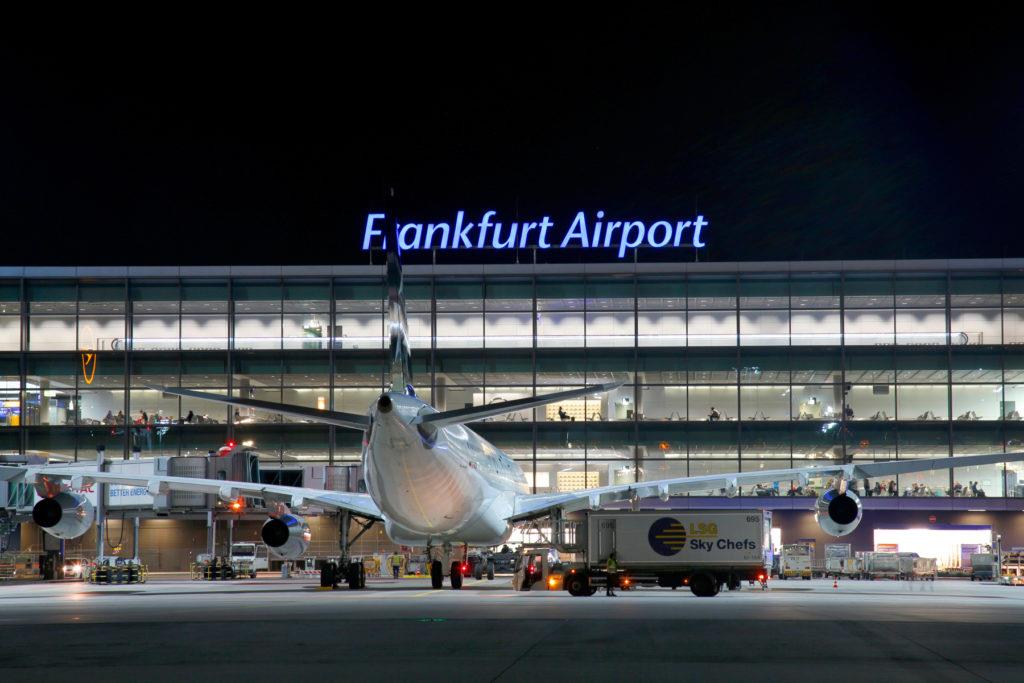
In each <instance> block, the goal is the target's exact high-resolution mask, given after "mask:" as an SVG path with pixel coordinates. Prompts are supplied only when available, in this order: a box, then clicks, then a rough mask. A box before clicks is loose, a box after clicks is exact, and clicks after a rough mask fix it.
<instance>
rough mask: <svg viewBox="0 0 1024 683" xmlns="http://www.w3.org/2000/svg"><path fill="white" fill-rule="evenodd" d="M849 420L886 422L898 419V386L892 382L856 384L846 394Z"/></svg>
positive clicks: (847, 417)
mask: <svg viewBox="0 0 1024 683" xmlns="http://www.w3.org/2000/svg"><path fill="white" fill-rule="evenodd" d="M846 405H847V406H848V408H849V410H850V412H849V413H848V414H847V416H846V419H848V420H870V421H872V422H879V421H881V422H885V421H888V420H895V419H896V387H895V386H894V385H892V384H871V385H862V384H854V385H852V386H851V387H850V390H849V392H847V394H846Z"/></svg>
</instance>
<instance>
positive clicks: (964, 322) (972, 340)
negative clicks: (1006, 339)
mask: <svg viewBox="0 0 1024 683" xmlns="http://www.w3.org/2000/svg"><path fill="white" fill-rule="evenodd" d="M949 330H950V332H949V333H950V343H951V344H953V345H964V344H1000V343H1002V341H1003V320H1002V316H1001V314H1000V311H999V309H998V308H954V309H952V310H951V311H950V320H949Z"/></svg>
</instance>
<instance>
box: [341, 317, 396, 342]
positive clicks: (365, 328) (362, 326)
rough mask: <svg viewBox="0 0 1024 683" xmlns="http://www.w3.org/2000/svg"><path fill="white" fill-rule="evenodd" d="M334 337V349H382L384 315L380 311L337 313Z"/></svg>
mask: <svg viewBox="0 0 1024 683" xmlns="http://www.w3.org/2000/svg"><path fill="white" fill-rule="evenodd" d="M334 339H335V347H334V348H336V349H382V348H384V347H385V345H386V344H385V339H384V317H383V316H382V315H381V314H380V313H339V314H338V317H337V321H336V327H335V328H334ZM387 343H388V344H390V342H387Z"/></svg>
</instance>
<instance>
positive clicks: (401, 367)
mask: <svg viewBox="0 0 1024 683" xmlns="http://www.w3.org/2000/svg"><path fill="white" fill-rule="evenodd" d="M389 237H390V239H389V240H388V247H387V255H388V335H389V336H390V338H391V353H390V356H391V391H395V392H399V391H400V392H402V393H405V394H410V395H415V390H414V389H413V383H412V356H411V353H410V351H409V323H408V320H407V319H406V316H405V295H404V294H403V293H402V261H401V257H400V254H399V246H398V230H397V229H396V228H395V227H392V230H391V234H390V236H389Z"/></svg>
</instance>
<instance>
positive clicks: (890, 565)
mask: <svg viewBox="0 0 1024 683" xmlns="http://www.w3.org/2000/svg"><path fill="white" fill-rule="evenodd" d="M900 565H901V562H900V555H899V553H864V574H863V576H864V578H865V579H869V580H874V579H899V578H900V577H901V576H902V573H901V569H900Z"/></svg>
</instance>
